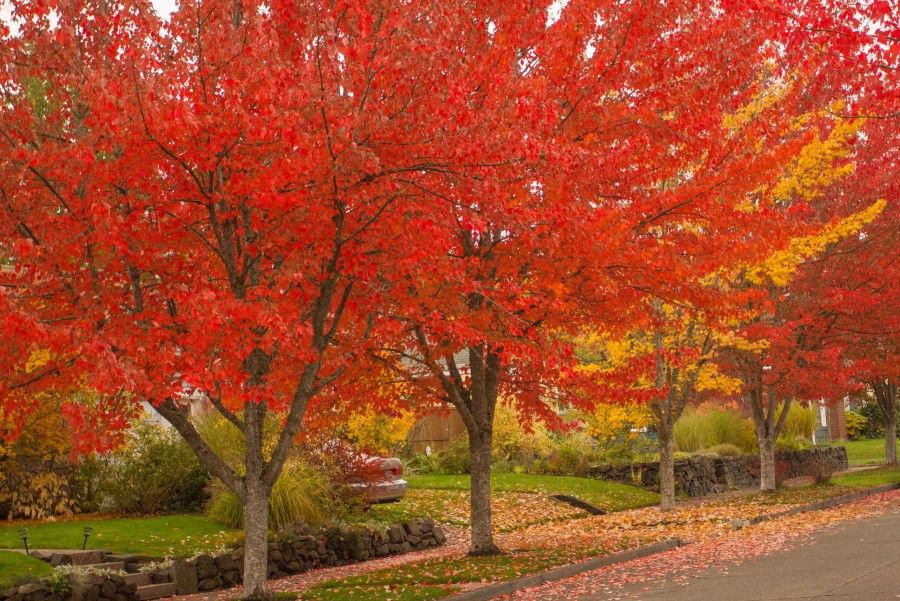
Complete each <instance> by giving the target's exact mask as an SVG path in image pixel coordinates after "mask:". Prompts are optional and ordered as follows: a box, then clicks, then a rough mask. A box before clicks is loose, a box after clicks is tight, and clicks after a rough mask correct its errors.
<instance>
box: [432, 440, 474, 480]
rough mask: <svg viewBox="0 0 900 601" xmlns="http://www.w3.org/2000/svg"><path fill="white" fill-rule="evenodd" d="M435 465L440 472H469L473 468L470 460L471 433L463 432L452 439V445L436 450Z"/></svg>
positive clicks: (434, 455)
mask: <svg viewBox="0 0 900 601" xmlns="http://www.w3.org/2000/svg"><path fill="white" fill-rule="evenodd" d="M433 457H434V467H435V471H437V472H438V473H440V474H468V473H469V471H470V470H471V462H470V461H469V435H468V434H463V435H462V436H457V437H456V438H454V439H453V440H451V441H450V446H449V448H447V449H446V450H443V451H435V452H434V454H433Z"/></svg>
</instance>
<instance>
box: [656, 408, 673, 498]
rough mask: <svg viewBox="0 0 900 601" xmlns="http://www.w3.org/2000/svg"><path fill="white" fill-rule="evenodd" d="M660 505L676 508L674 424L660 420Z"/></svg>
mask: <svg viewBox="0 0 900 601" xmlns="http://www.w3.org/2000/svg"><path fill="white" fill-rule="evenodd" d="M657 425H658V430H659V507H660V509H662V510H663V511H671V510H673V509H675V437H674V436H672V426H673V425H674V424H672V425H670V424H664V423H661V422H659V423H658V424H657Z"/></svg>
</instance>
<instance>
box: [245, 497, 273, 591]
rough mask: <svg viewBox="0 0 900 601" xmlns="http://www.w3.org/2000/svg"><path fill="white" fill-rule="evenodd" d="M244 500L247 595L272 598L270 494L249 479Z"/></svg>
mask: <svg viewBox="0 0 900 601" xmlns="http://www.w3.org/2000/svg"><path fill="white" fill-rule="evenodd" d="M247 489H248V490H247V497H246V498H245V500H244V596H243V598H244V599H260V600H266V601H270V600H271V599H274V598H275V596H274V595H273V594H272V592H271V591H270V590H269V585H268V582H267V581H268V578H269V542H268V538H267V536H268V532H269V513H268V512H269V495H268V494H267V493H266V492H265V488H263V487H261V486H259V485H256V486H253V485H252V484H250V483H248V487H247Z"/></svg>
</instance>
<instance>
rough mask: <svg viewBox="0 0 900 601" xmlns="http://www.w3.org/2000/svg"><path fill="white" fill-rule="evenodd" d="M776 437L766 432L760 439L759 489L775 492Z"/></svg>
mask: <svg viewBox="0 0 900 601" xmlns="http://www.w3.org/2000/svg"><path fill="white" fill-rule="evenodd" d="M776 486H777V481H776V478H775V438H774V437H773V436H772V435H771V433H770V434H765V435H764V436H763V438H760V439H759V490H760V491H761V492H775V488H776Z"/></svg>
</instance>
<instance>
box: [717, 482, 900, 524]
mask: <svg viewBox="0 0 900 601" xmlns="http://www.w3.org/2000/svg"><path fill="white" fill-rule="evenodd" d="M898 489H900V482H892V483H891V484H882V485H881V486H876V487H874V488H867V489H865V490H861V491H859V492H853V493H850V494H848V495H843V496H841V497H832V498H830V499H825V500H823V501H818V502H816V503H811V504H809V505H802V506H801V507H794V508H793V509H788V510H785V511H779V512H778V513H770V514H768V515H761V516H758V517H755V518H753V519H750V520H734V521H733V522H732V523H731V524H732V525H733V526H734V529H735V530H740V529H741V528H746V527H747V526H753V525H755V524H761V523H762V522H768V521H769V520H775V519H778V518H781V517H784V516H786V515H797V514H798V513H807V512H810V511H820V510H822V509H828V508H829V507H835V506H836V505H843V504H844V503H850V502H852V501H858V500H859V499H862V498H864V497H868V496H871V495H879V494H881V493H885V492H890V491H892V490H898Z"/></svg>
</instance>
